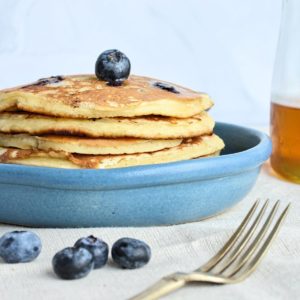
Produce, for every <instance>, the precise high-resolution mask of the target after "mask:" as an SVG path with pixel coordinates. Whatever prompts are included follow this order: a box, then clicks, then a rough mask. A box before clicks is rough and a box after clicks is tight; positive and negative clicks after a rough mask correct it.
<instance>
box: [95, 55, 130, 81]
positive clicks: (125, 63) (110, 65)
mask: <svg viewBox="0 0 300 300" xmlns="http://www.w3.org/2000/svg"><path fill="white" fill-rule="evenodd" d="M95 73H96V76H97V77H98V78H99V79H100V80H104V81H107V82H108V84H109V85H113V86H118V85H121V84H122V83H123V81H124V80H126V79H127V78H128V76H129V73H130V61H129V59H128V57H127V56H126V55H125V54H124V53H122V52H121V51H119V50H116V49H112V50H106V51H104V52H102V53H101V54H100V56H99V57H98V59H97V62H96V66H95Z"/></svg>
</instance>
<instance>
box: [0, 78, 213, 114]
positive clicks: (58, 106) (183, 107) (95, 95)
mask: <svg viewBox="0 0 300 300" xmlns="http://www.w3.org/2000/svg"><path fill="white" fill-rule="evenodd" d="M162 85H165V87H167V89H163V88H160V87H161V86H162ZM212 105H213V102H212V100H211V99H210V98H209V96H208V95H207V94H204V93H200V92H195V91H193V90H190V89H187V88H184V87H182V86H179V85H176V84H172V83H167V82H164V81H161V80H157V79H153V78H149V77H142V76H135V75H131V76H130V77H129V78H128V80H126V81H125V82H124V83H123V84H122V85H121V86H117V87H115V86H109V85H107V83H106V82H104V81H101V80H99V79H97V78H96V76H93V75H78V76H64V77H62V76H53V77H49V78H44V79H40V80H39V81H37V82H35V83H32V84H29V85H26V86H22V87H16V88H12V89H6V90H2V91H0V112H1V111H7V110H22V111H26V112H34V113H39V114H45V115H50V116H60V117H70V118H86V119H91V118H106V117H136V116H145V115H162V116H170V117H177V118H189V117H191V116H194V115H196V114H199V113H200V112H202V111H204V110H207V109H209V108H210V107H211V106H212Z"/></svg>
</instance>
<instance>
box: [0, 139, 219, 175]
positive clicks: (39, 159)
mask: <svg viewBox="0 0 300 300" xmlns="http://www.w3.org/2000/svg"><path fill="white" fill-rule="evenodd" d="M223 148H224V142H223V141H222V139H220V138H219V137H218V136H217V135H215V134H212V135H207V136H201V137H195V138H191V139H186V140H184V141H183V142H182V143H181V144H180V145H179V146H176V147H173V148H169V149H164V150H160V151H156V152H152V153H151V152H149V153H139V154H124V155H82V154H72V153H68V152H57V151H47V152H46V151H39V150H20V149H14V148H1V149H0V162H2V163H14V164H24V165H37V166H45V167H61V168H83V169H86V168H90V169H109V168H120V167H129V166H137V165H147V164H160V163H168V162H175V161H180V160H188V159H193V158H198V157H202V156H209V155H217V154H218V153H219V152H220V151H221V150H222V149H223Z"/></svg>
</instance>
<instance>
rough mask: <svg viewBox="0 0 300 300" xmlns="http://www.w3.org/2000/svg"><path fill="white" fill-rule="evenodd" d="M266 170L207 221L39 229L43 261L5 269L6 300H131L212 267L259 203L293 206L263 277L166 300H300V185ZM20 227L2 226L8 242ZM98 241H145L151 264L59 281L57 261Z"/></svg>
mask: <svg viewBox="0 0 300 300" xmlns="http://www.w3.org/2000/svg"><path fill="white" fill-rule="evenodd" d="M270 172H271V171H270V168H269V165H268V164H266V165H265V166H264V167H263V169H262V172H261V174H260V176H259V179H258V181H257V183H256V185H255V187H254V188H253V190H252V191H251V192H250V194H249V195H248V196H247V197H246V198H245V199H243V201H241V202H240V203H239V204H238V205H236V206H235V207H233V208H232V209H230V210H229V211H227V212H225V213H223V214H221V215H219V216H217V217H214V218H210V219H207V220H205V221H201V222H196V223H190V224H184V225H177V226H167V227H151V228H90V229H32V230H33V231H35V232H36V233H37V234H38V235H39V236H40V237H41V239H42V242H43V250H42V253H41V255H40V256H39V257H38V258H37V260H35V261H34V262H32V263H27V264H4V263H3V262H2V261H0V295H1V296H0V299H1V300H8V299H9V300H14V299H33V300H35V299H43V300H47V299H73V300H76V299H89V300H93V299H95V300H96V299H97V300H98V299H101V300H106V299H107V300H110V299H128V298H129V297H131V296H133V295H135V294H136V293H138V292H140V291H141V290H143V289H144V288H146V287H148V286H149V285H151V284H152V283H154V282H155V281H156V280H158V279H160V278H161V277H162V276H165V275H168V274H170V273H173V272H175V271H183V272H188V271H192V270H193V269H195V268H197V267H198V266H200V265H201V264H203V263H204V262H206V261H207V260H208V259H209V258H210V257H211V256H212V255H213V254H215V253H216V251H217V250H218V249H219V248H220V247H221V246H222V245H223V244H224V242H225V241H226V240H227V239H228V237H229V236H230V234H231V233H232V232H233V231H234V229H235V228H236V227H237V225H238V224H239V223H240V222H241V220H242V218H243V217H244V215H245V214H246V212H247V211H248V210H249V208H250V206H251V205H252V203H253V202H254V201H255V199H256V198H261V199H265V198H267V197H268V198H270V200H271V202H272V203H274V202H275V200H277V199H281V200H282V205H281V208H283V206H284V205H285V204H287V203H288V202H292V208H291V210H290V213H289V215H288V218H287V220H286V222H285V224H284V226H283V228H282V229H281V231H280V233H279V236H278V238H277V239H276V240H275V242H274V244H273V245H272V247H271V249H270V251H269V253H268V254H267V256H266V257H265V258H264V260H263V261H262V263H261V265H260V266H259V268H258V270H257V271H256V272H255V273H254V274H252V275H251V277H249V278H248V279H247V280H245V281H244V282H242V283H239V284H236V285H226V286H209V285H201V286H200V285H192V286H188V287H185V288H183V289H181V290H179V291H177V292H175V293H173V294H171V295H169V296H167V297H166V298H165V299H174V300H175V299H178V300H179V299H223V300H226V299H228V300H229V299H230V300H231V299H240V300H242V299H299V298H300V284H299V282H300V230H299V226H300V218H299V214H300V185H296V184H293V183H289V182H285V181H282V180H280V179H277V178H276V177H273V176H272V174H270ZM15 229H18V230H20V229H22V228H20V227H15V226H9V225H0V235H2V234H3V233H5V232H7V231H11V230H15ZM90 234H94V235H96V236H99V237H101V238H103V239H104V240H106V241H107V242H108V243H109V245H112V244H113V242H114V241H116V240H117V239H118V238H120V237H124V236H128V237H134V238H138V239H142V240H145V241H146V242H147V243H148V244H149V245H150V246H151V248H152V251H153V256H152V260H151V261H150V263H149V264H148V265H147V266H145V267H144V268H142V269H138V270H121V269H118V268H117V267H115V266H114V265H113V263H111V262H110V263H109V264H108V265H107V266H105V267H104V268H103V269H100V270H95V271H93V272H91V273H90V274H89V275H88V276H87V277H86V278H84V279H81V280H74V281H65V280H60V279H58V278H57V277H56V276H55V275H54V273H53V271H52V268H51V259H52V257H53V255H54V254H55V253H56V252H57V251H58V250H60V249H62V248H64V247H66V246H69V245H72V244H73V243H74V242H75V241H76V240H77V239H78V238H79V237H82V236H87V235H90Z"/></svg>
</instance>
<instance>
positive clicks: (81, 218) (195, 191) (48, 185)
mask: <svg viewBox="0 0 300 300" xmlns="http://www.w3.org/2000/svg"><path fill="white" fill-rule="evenodd" d="M215 132H216V133H217V134H218V135H220V136H221V137H222V138H223V139H224V141H225V144H226V148H225V150H224V151H223V153H222V155H221V156H220V157H214V158H201V159H194V160H188V161H180V162H175V163H167V164H159V165H148V166H139V167H129V168H122V169H110V170H68V169H55V168H44V167H30V166H21V165H7V164H0V189H1V195H0V222H3V223H11V224H19V225H26V226H38V227H93V226H151V225H167V224H178V223H185V222H191V221H196V220H200V219H203V218H207V217H209V216H212V215H215V214H217V213H219V212H222V211H224V210H226V209H228V208H229V207H231V206H233V205H234V204H236V203H237V202H238V201H240V200H241V199H242V198H243V197H244V196H245V195H246V194H247V193H248V192H249V191H250V189H251V188H252V186H253V185H254V183H255V181H256V178H257V176H258V173H259V170H260V166H261V165H262V163H263V162H264V161H265V160H266V159H267V158H268V157H269V155H270V153H271V142H270V139H269V138H268V136H267V135H266V134H264V133H261V132H258V131H256V130H252V129H248V128H244V127H240V126H236V125H231V124H225V123H218V124H217V126H216V128H215Z"/></svg>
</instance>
